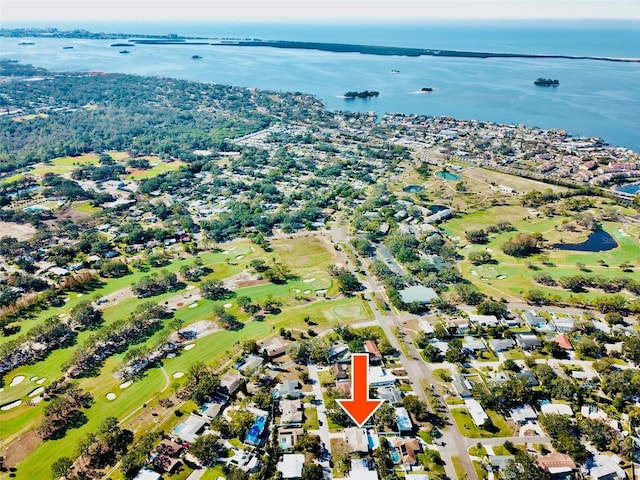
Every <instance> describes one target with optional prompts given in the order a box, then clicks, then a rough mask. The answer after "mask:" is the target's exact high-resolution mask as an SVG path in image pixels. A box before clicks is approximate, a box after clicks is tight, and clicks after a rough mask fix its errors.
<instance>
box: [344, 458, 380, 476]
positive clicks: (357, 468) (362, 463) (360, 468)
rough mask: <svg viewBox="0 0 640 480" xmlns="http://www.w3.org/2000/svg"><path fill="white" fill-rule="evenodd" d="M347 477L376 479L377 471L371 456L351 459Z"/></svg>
mask: <svg viewBox="0 0 640 480" xmlns="http://www.w3.org/2000/svg"><path fill="white" fill-rule="evenodd" d="M349 478H354V479H355V478H357V479H358V480H378V472H377V470H376V466H375V463H374V462H373V460H372V459H371V458H354V459H352V460H351V472H350V473H349Z"/></svg>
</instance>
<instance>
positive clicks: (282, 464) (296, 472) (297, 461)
mask: <svg viewBox="0 0 640 480" xmlns="http://www.w3.org/2000/svg"><path fill="white" fill-rule="evenodd" d="M303 465H304V454H303V453H286V454H284V455H282V458H281V459H280V461H279V462H278V465H276V468H277V469H278V471H279V472H282V478H300V477H301V476H302V466H303Z"/></svg>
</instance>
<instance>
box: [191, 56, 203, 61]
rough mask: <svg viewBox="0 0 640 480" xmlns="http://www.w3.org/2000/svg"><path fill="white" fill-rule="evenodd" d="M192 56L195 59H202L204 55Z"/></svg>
mask: <svg viewBox="0 0 640 480" xmlns="http://www.w3.org/2000/svg"><path fill="white" fill-rule="evenodd" d="M191 58H193V59H194V60H200V59H201V58H202V57H201V56H200V55H191Z"/></svg>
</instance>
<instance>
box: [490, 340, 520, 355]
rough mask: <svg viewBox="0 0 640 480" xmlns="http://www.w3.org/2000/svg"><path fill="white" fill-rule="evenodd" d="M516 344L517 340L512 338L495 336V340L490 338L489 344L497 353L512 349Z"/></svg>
mask: <svg viewBox="0 0 640 480" xmlns="http://www.w3.org/2000/svg"><path fill="white" fill-rule="evenodd" d="M515 345H516V342H514V341H513V340H511V339H510V338H494V339H493V340H489V346H490V347H491V348H492V349H493V351H494V352H496V353H499V352H504V351H506V350H511V349H512V348H513V347H514V346H515Z"/></svg>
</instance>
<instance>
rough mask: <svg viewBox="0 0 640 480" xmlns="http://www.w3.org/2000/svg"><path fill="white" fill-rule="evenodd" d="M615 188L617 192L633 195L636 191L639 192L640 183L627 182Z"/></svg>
mask: <svg viewBox="0 0 640 480" xmlns="http://www.w3.org/2000/svg"><path fill="white" fill-rule="evenodd" d="M616 190H617V191H618V192H623V193H628V194H630V195H635V194H636V193H640V183H629V184H628V185H620V186H618V187H616Z"/></svg>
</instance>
